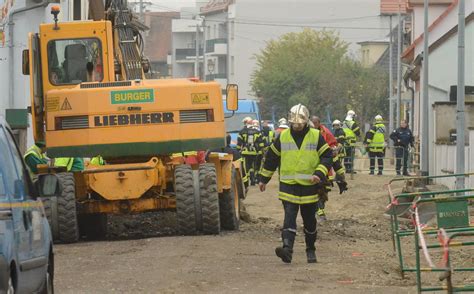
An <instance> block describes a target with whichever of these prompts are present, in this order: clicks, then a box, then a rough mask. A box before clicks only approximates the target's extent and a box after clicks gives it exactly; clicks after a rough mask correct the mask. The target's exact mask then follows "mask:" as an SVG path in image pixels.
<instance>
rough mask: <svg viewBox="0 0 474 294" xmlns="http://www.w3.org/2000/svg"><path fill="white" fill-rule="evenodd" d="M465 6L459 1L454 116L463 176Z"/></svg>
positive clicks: (458, 163) (460, 181)
mask: <svg viewBox="0 0 474 294" xmlns="http://www.w3.org/2000/svg"><path fill="white" fill-rule="evenodd" d="M465 6H466V3H465V1H464V0H460V1H459V20H458V89H457V107H456V108H457V109H456V110H457V115H456V119H457V121H456V128H457V131H456V173H457V174H463V173H465V171H464V155H465V154H464V152H465V142H464V141H465V135H464V130H465V124H466V122H465V118H464V108H465V104H464V100H465V80H464V74H465V71H464V66H465V65H464V57H465V55H464V54H465V52H464V48H465V45H464V43H465V38H466V37H465V30H466V28H465V13H466V12H465ZM456 189H464V177H463V176H460V177H458V178H457V179H456Z"/></svg>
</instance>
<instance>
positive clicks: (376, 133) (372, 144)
mask: <svg viewBox="0 0 474 294" xmlns="http://www.w3.org/2000/svg"><path fill="white" fill-rule="evenodd" d="M385 132H386V130H385V125H384V124H382V123H376V124H375V125H374V126H373V127H372V128H371V129H370V131H369V133H368V134H367V144H368V146H369V151H370V152H383V151H384V150H385Z"/></svg>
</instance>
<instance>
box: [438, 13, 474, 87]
mask: <svg viewBox="0 0 474 294" xmlns="http://www.w3.org/2000/svg"><path fill="white" fill-rule="evenodd" d="M454 14H455V13H454ZM465 43H466V44H465V45H466V47H465V55H466V62H465V65H466V66H465V79H466V85H471V86H472V85H474V22H471V23H469V25H467V26H466V41H465ZM457 56H458V35H457V34H455V35H453V36H451V38H449V40H447V41H446V42H444V43H443V45H442V46H441V47H438V48H436V49H435V50H433V52H431V53H430V58H429V83H430V85H434V86H436V87H438V88H441V89H444V90H446V91H449V87H450V86H451V85H456V84H457V76H458V74H457V72H458V58H457Z"/></svg>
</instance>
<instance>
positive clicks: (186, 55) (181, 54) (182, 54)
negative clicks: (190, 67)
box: [175, 48, 204, 62]
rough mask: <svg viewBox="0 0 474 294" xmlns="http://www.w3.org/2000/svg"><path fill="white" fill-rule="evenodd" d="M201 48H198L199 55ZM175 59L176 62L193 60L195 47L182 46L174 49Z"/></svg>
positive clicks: (200, 54) (201, 51)
mask: <svg viewBox="0 0 474 294" xmlns="http://www.w3.org/2000/svg"><path fill="white" fill-rule="evenodd" d="M203 52H204V50H203V48H200V49H199V56H202V55H203ZM175 56H176V61H177V62H180V61H181V62H183V61H184V62H186V61H193V62H194V60H195V59H196V49H195V48H182V49H176V54H175Z"/></svg>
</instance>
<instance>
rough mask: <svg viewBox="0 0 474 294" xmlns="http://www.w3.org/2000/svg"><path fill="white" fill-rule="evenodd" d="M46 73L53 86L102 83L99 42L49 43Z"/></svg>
mask: <svg viewBox="0 0 474 294" xmlns="http://www.w3.org/2000/svg"><path fill="white" fill-rule="evenodd" d="M48 72H49V81H50V83H51V84H52V85H55V86H59V85H71V84H79V83H82V82H100V81H102V79H103V76H104V73H103V60H102V47H101V44H100V40H98V39H94V38H88V39H69V40H54V41H50V42H49V43H48Z"/></svg>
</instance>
